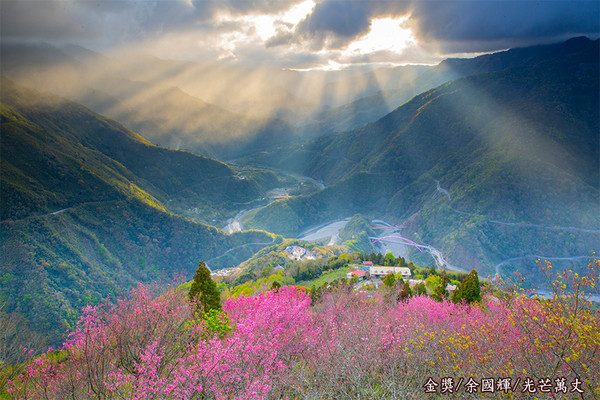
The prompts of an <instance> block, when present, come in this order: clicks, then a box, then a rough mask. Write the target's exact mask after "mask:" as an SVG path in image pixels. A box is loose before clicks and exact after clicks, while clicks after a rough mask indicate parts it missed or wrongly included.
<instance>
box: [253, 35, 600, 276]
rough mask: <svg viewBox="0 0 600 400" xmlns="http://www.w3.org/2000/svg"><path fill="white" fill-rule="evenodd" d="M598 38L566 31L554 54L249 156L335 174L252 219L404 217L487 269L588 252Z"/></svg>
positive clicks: (594, 235) (429, 238) (594, 181)
mask: <svg viewBox="0 0 600 400" xmlns="http://www.w3.org/2000/svg"><path fill="white" fill-rule="evenodd" d="M598 43H599V41H598V40H596V41H591V40H588V39H581V38H580V39H574V40H571V41H569V42H566V43H565V45H563V46H562V47H561V48H562V52H560V53H557V54H556V56H555V57H554V58H552V59H548V58H543V59H542V60H538V62H537V63H531V64H525V65H524V66H518V67H514V68H509V69H507V70H505V71H502V72H493V73H484V74H478V75H473V76H470V77H467V78H463V79H459V80H456V81H453V82H450V83H448V84H445V85H442V86H440V87H438V88H436V89H434V90H431V91H428V92H425V93H423V94H420V95H418V96H416V97H415V98H413V99H412V100H411V101H410V102H408V103H406V104H405V105H403V106H402V107H399V108H398V109H397V110H395V111H394V112H392V113H390V114H389V115H387V116H386V117H384V118H382V119H380V120H379V121H377V122H375V123H372V124H368V125H366V126H365V127H363V128H361V129H358V130H355V131H352V132H349V133H344V134H338V135H333V136H328V137H321V138H319V139H316V140H314V141H312V142H309V143H306V144H304V145H301V146H295V147H292V148H288V149H281V150H280V151H278V152H275V153H273V154H261V155H259V156H257V158H256V159H255V160H256V161H257V162H263V163H266V164H270V165H277V166H278V167H280V168H286V169H290V170H295V171H298V172H300V173H304V174H307V175H310V176H313V177H315V178H318V179H322V180H324V181H325V182H328V183H331V184H332V185H331V186H329V187H328V188H327V189H325V190H324V191H322V192H320V193H318V194H315V195H312V196H308V197H297V198H291V199H288V200H286V201H280V202H277V203H274V204H272V205H270V206H269V207H267V208H265V209H262V210H260V211H259V212H257V213H256V214H255V216H254V220H253V221H252V222H251V223H252V226H255V227H261V228H265V229H268V230H271V231H273V232H281V233H286V234H288V235H289V234H293V229H292V228H290V227H295V228H294V229H297V230H300V229H302V228H303V227H306V226H310V225H311V224H315V223H317V221H321V220H322V219H323V218H330V219H334V218H341V217H347V216H349V215H352V214H353V213H355V212H363V213H367V214H368V215H371V216H374V217H381V216H383V217H386V218H389V219H391V220H396V221H406V220H411V221H412V225H411V228H412V229H413V231H412V232H413V233H416V234H418V235H419V237H420V238H421V240H422V241H424V242H426V243H433V244H434V245H436V246H439V247H442V248H443V250H444V251H445V252H446V254H447V255H449V257H450V259H451V260H452V261H453V262H454V263H455V264H457V265H461V264H466V266H467V267H472V266H475V267H477V268H480V269H481V270H482V271H484V272H486V273H490V274H491V273H494V272H495V270H494V269H493V267H494V265H496V264H497V263H500V262H501V261H502V260H505V259H508V258H511V257H522V256H528V255H532V254H545V255H548V256H550V255H554V256H556V257H570V256H575V255H577V256H585V255H589V254H590V252H591V251H593V250H594V247H595V246H597V244H598V243H599V241H600V237H599V234H600V232H599V231H598V230H596V227H597V226H598V224H599V222H600V221H599V217H598V216H599V215H600V209H599V202H598V200H599V187H600V184H599V175H598V171H599V160H600V154H599V142H598V131H599V118H598V107H599V102H598V87H599V82H598V74H597V71H598ZM534 50H535V48H534ZM525 60H529V59H528V58H525ZM436 181H438V183H439V185H438V183H436ZM444 190H447V192H444ZM284 220H285V221H291V224H288V225H287V228H282V225H283V224H282V221H284ZM569 227H571V228H574V229H569Z"/></svg>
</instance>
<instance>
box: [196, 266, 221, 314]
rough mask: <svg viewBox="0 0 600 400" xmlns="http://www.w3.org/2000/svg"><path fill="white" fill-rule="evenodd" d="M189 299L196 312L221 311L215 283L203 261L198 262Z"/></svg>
mask: <svg viewBox="0 0 600 400" xmlns="http://www.w3.org/2000/svg"><path fill="white" fill-rule="evenodd" d="M189 298H190V302H192V304H194V305H195V306H196V311H198V312H200V311H202V312H204V313H208V312H209V311H210V310H217V311H220V310H221V294H220V293H219V290H218V289H217V285H216V283H215V282H214V281H213V280H212V278H211V277H210V270H209V269H208V268H207V267H206V264H205V263H204V261H200V264H199V265H198V269H197V270H196V275H194V281H193V282H192V287H191V288H190V293H189Z"/></svg>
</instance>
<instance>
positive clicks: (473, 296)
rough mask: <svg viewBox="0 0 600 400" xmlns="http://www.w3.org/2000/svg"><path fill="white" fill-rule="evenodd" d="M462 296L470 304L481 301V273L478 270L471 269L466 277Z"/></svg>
mask: <svg viewBox="0 0 600 400" xmlns="http://www.w3.org/2000/svg"><path fill="white" fill-rule="evenodd" d="M461 292H462V298H463V299H465V301H466V302H467V303H469V304H471V303H473V302H476V301H481V287H480V286H479V275H478V274H477V271H475V270H471V272H469V275H467V276H466V277H465V279H464V280H463V285H462V290H461Z"/></svg>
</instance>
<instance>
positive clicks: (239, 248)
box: [0, 79, 273, 342]
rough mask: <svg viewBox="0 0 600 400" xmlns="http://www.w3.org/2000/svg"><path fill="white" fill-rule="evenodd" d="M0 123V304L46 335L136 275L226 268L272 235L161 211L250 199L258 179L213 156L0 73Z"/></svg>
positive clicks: (151, 277)
mask: <svg viewBox="0 0 600 400" xmlns="http://www.w3.org/2000/svg"><path fill="white" fill-rule="evenodd" d="M0 121H1V123H2V142H1V149H2V165H1V168H2V169H1V173H2V175H1V185H2V186H1V191H0V195H1V204H0V209H1V211H2V215H1V219H2V225H1V227H2V228H1V236H2V237H1V243H2V249H1V252H0V254H1V263H0V282H2V285H1V286H0V288H1V289H0V298H1V299H2V303H5V309H4V310H3V311H5V312H11V313H20V314H23V315H24V316H25V317H26V318H27V319H28V320H29V321H30V324H31V325H32V327H33V328H34V329H35V330H37V331H40V332H43V333H45V334H46V335H49V337H50V338H51V340H52V341H55V342H56V341H59V340H60V335H62V334H63V333H64V332H65V330H66V329H67V328H68V327H69V326H70V324H71V323H72V322H73V321H74V318H75V317H76V316H77V314H78V312H79V310H80V308H81V307H82V306H84V305H86V304H94V303H96V302H98V301H100V300H101V299H102V298H103V297H105V296H107V295H109V294H111V295H114V294H115V293H119V292H121V291H123V290H126V289H127V288H129V287H131V286H132V285H134V284H135V283H136V282H138V281H142V282H150V281H157V280H158V281H160V280H163V281H164V280H168V279H171V278H172V277H173V274H175V273H182V274H183V275H184V276H185V277H188V278H189V277H190V276H192V275H193V272H194V271H195V269H196V267H197V264H198V261H199V260H201V259H203V260H206V261H207V262H208V264H209V266H210V267H211V268H222V267H225V266H231V265H235V264H238V263H239V262H241V261H243V260H245V259H247V258H248V257H250V256H251V255H252V254H254V252H256V251H258V250H259V249H260V248H262V247H264V246H265V245H267V244H269V243H271V242H272V240H273V238H272V236H271V235H270V234H266V233H264V232H241V233H240V232H238V233H236V234H232V235H226V234H224V233H223V232H221V231H219V230H217V229H216V228H214V227H212V226H208V225H205V224H202V223H197V222H192V221H190V220H188V219H184V218H182V217H180V216H177V215H175V214H174V213H173V212H178V211H180V210H181V209H184V208H186V207H190V206H192V205H195V206H196V207H199V208H206V209H209V210H211V213H212V214H214V217H215V218H219V221H222V220H223V219H224V218H226V217H228V216H230V215H231V213H233V212H234V210H235V208H236V207H238V206H239V203H242V202H247V201H250V200H254V199H256V198H257V197H260V196H261V195H262V193H263V189H262V186H261V184H259V183H257V181H255V180H254V179H251V178H247V177H241V176H239V174H238V173H236V171H234V170H232V169H231V168H230V167H229V166H227V165H225V164H223V163H221V162H218V161H215V160H211V159H208V158H204V157H199V156H196V155H193V154H191V153H187V152H183V151H174V150H166V149H162V148H159V147H156V146H154V145H152V144H150V143H149V142H148V141H146V140H145V139H143V138H142V137H140V136H139V135H137V134H135V133H134V132H131V131H129V130H127V129H125V128H124V127H123V126H121V125H120V124H118V123H116V122H114V121H112V120H109V119H106V118H104V117H101V116H99V115H97V114H94V113H92V112H91V111H89V110H88V109H86V108H85V107H82V106H80V105H78V104H75V103H72V102H70V101H67V100H65V99H62V98H59V97H57V96H54V95H50V94H43V93H40V92H36V91H32V90H29V89H26V88H23V87H21V86H18V85H16V84H15V83H13V82H11V81H9V80H7V79H2V102H1V104H0ZM263 184H264V182H263ZM208 215H209V214H206V215H205V217H207V216H208ZM224 253H227V256H223V257H220V256H222V255H223V254H224ZM213 259H214V260H215V262H214V263H211V261H212V260H213Z"/></svg>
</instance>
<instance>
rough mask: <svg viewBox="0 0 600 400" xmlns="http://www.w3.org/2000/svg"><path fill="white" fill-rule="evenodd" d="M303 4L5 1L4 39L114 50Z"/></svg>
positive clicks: (287, 0) (262, 0) (276, 0)
mask: <svg viewBox="0 0 600 400" xmlns="http://www.w3.org/2000/svg"><path fill="white" fill-rule="evenodd" d="M299 1H300V0H193V1H191V2H190V1H186V0H158V1H135V0H96V1H92V0H40V1H36V0H3V1H2V4H1V7H2V8H1V11H2V12H1V16H2V21H1V22H2V24H1V29H2V38H3V39H35V40H78V39H86V38H89V39H95V40H96V41H97V42H98V43H100V42H103V44H105V45H107V46H109V45H114V44H118V43H122V42H123V41H127V40H143V39H147V38H150V37H153V36H159V35H161V34H165V33H172V32H178V31H183V30H188V29H197V30H202V29H205V30H208V29H213V28H214V29H218V28H222V26H221V25H222V24H220V23H219V22H215V21H213V20H212V18H213V17H214V16H215V15H217V14H218V13H220V12H225V13H229V14H232V15H247V14H260V13H273V12H279V11H284V10H287V9H289V8H290V7H292V6H293V5H294V4H297V3H298V2H299ZM213 22H214V23H213ZM231 28H235V27H231Z"/></svg>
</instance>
